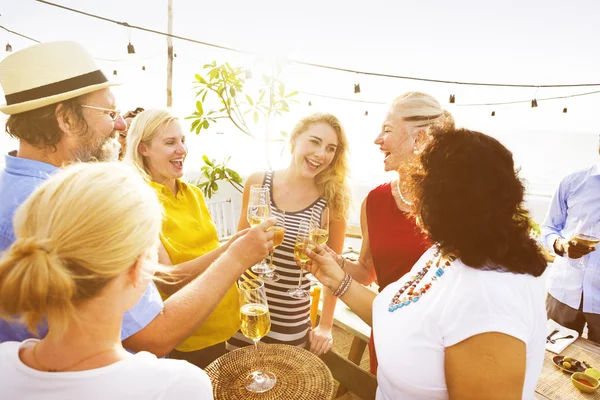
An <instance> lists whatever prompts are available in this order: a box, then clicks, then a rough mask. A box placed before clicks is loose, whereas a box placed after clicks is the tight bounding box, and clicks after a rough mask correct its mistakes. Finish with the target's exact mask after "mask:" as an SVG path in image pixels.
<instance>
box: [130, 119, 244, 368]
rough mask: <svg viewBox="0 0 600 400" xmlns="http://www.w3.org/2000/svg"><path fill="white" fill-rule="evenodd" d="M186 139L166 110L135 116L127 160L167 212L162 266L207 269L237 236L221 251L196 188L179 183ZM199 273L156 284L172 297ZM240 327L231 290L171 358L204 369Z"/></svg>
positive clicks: (204, 205) (194, 272)
mask: <svg viewBox="0 0 600 400" xmlns="http://www.w3.org/2000/svg"><path fill="white" fill-rule="evenodd" d="M187 152H188V150H187V146H186V144H185V135H184V134H183V130H182V127H181V124H180V123H179V121H178V119H177V118H176V117H175V116H173V114H172V113H171V111H170V110H167V109H151V110H146V111H144V112H142V113H141V114H139V115H138V116H137V117H136V118H135V120H134V121H133V122H132V124H131V127H130V128H129V133H128V135H127V155H126V159H127V160H129V162H131V163H133V164H134V165H136V166H137V167H138V169H139V170H140V172H141V173H142V174H143V175H144V176H145V177H146V178H147V179H148V181H149V182H150V185H151V186H152V187H153V188H154V189H155V190H156V192H157V193H158V195H159V199H160V201H161V203H162V205H163V207H164V209H165V215H164V221H163V226H162V233H161V243H162V246H160V249H159V261H160V262H161V263H163V264H181V263H184V262H186V261H189V260H192V259H196V258H198V257H201V256H202V257H203V258H204V259H205V260H206V262H205V263H204V264H203V265H205V268H208V266H209V265H210V263H212V262H213V261H214V260H215V259H216V258H217V257H218V256H219V255H220V254H221V253H223V252H224V251H225V250H226V249H227V248H228V247H229V244H230V243H231V242H232V241H233V240H235V237H234V238H233V239H232V240H230V241H229V242H228V243H227V244H225V245H223V246H220V247H219V241H218V238H217V231H216V228H215V224H214V222H213V220H212V218H211V216H210V214H209V212H208V209H207V207H206V203H205V202H204V196H203V195H202V192H201V191H200V189H198V188H197V187H196V186H194V185H188V184H187V183H185V182H183V181H182V180H181V177H182V176H183V163H184V161H185V158H186V156H187ZM199 272H201V271H197V270H196V271H190V274H189V275H183V276H178V277H176V278H179V280H178V281H177V282H176V283H175V284H160V283H157V286H158V287H159V289H160V290H161V294H162V296H163V298H167V297H168V296H170V295H172V294H173V293H175V292H176V291H177V290H179V289H180V288H181V287H183V286H184V285H185V284H187V283H188V282H189V281H190V280H191V279H193V278H194V277H195V276H196V275H197V274H198V273H199ZM238 328H239V304H238V293H237V288H236V286H235V285H234V286H232V287H231V289H230V290H229V291H228V292H227V294H226V295H225V297H224V298H223V299H222V300H221V302H220V303H219V305H218V306H217V308H216V309H215V310H214V311H213V312H212V314H211V315H210V316H209V317H208V319H207V320H206V322H205V323H204V324H203V325H202V326H201V327H200V328H199V329H198V330H197V331H196V332H195V333H194V334H193V335H192V336H190V337H189V338H187V339H186V340H184V341H183V342H182V343H180V344H179V345H178V346H177V347H175V350H173V351H172V352H171V354H170V356H171V358H177V359H183V360H187V361H189V362H191V363H192V364H195V365H197V366H199V367H202V368H204V367H206V366H207V365H208V364H210V363H211V362H212V361H213V360H215V359H216V358H217V357H219V356H220V355H222V354H224V353H225V341H226V340H227V339H229V338H230V337H231V336H232V335H233V334H234V333H235V332H236V331H237V330H238Z"/></svg>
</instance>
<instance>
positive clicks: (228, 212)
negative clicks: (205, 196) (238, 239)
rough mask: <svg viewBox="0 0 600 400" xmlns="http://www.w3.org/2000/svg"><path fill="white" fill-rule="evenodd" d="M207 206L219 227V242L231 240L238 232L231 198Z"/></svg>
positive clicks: (209, 203)
mask: <svg viewBox="0 0 600 400" xmlns="http://www.w3.org/2000/svg"><path fill="white" fill-rule="evenodd" d="M206 205H207V206H208V211H209V212H210V215H211V217H212V219H213V221H214V222H215V225H216V227H217V236H218V237H219V241H224V240H227V239H229V238H230V237H231V236H232V235H233V234H235V232H236V230H237V227H236V226H235V215H234V212H233V201H232V200H231V198H228V199H226V200H222V201H212V202H208V203H206Z"/></svg>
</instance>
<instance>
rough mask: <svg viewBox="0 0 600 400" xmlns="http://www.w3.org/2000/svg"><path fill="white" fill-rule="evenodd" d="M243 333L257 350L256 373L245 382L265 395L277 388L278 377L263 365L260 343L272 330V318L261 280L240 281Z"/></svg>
mask: <svg viewBox="0 0 600 400" xmlns="http://www.w3.org/2000/svg"><path fill="white" fill-rule="evenodd" d="M238 288H239V297H240V319H241V331H242V334H243V335H244V336H246V337H247V338H248V339H250V340H252V341H253V342H254V348H255V349H256V364H257V369H256V371H253V372H250V374H248V376H247V377H246V380H245V382H244V383H245V386H246V389H248V391H250V392H254V393H263V392H266V391H267V390H270V389H272V388H273V386H275V383H276V382H277V377H276V376H275V374H273V373H272V372H269V371H267V370H265V369H264V367H263V366H262V365H261V360H260V351H259V349H258V342H259V341H260V339H261V338H262V337H263V336H265V335H266V334H267V333H268V332H269V331H270V330H271V317H270V314H269V305H268V304H267V296H266V294H265V287H264V283H263V281H261V280H260V279H249V280H239V281H238Z"/></svg>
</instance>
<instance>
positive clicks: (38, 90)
mask: <svg viewBox="0 0 600 400" xmlns="http://www.w3.org/2000/svg"><path fill="white" fill-rule="evenodd" d="M105 82H108V79H106V76H104V74H103V73H102V71H100V70H96V71H92V72H89V73H87V74H83V75H79V76H74V77H72V78H69V79H65V80H63V81H58V82H54V83H50V84H48V85H43V86H38V87H35V88H32V89H27V90H23V91H21V92H16V93H11V94H6V95H5V96H4V97H5V98H6V105H9V106H10V105H12V104H18V103H24V102H26V101H31V100H37V99H41V98H44V97H50V96H54V95H57V94H61V93H66V92H71V91H73V90H77V89H81V88H84V87H87V86H92V85H98V84H102V83H105Z"/></svg>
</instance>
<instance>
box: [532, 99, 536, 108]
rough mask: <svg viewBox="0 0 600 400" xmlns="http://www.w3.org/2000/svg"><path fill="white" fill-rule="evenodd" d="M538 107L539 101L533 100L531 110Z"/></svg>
mask: <svg viewBox="0 0 600 400" xmlns="http://www.w3.org/2000/svg"><path fill="white" fill-rule="evenodd" d="M536 107H537V100H536V99H533V100H531V108H536Z"/></svg>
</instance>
